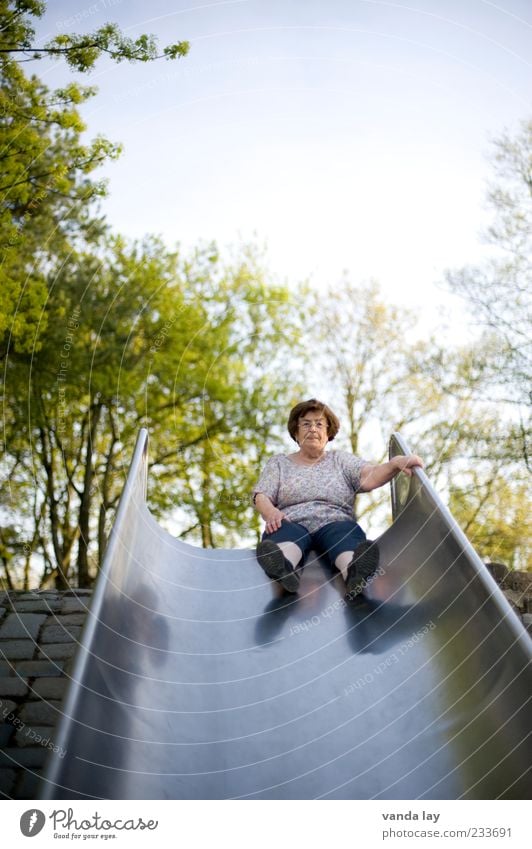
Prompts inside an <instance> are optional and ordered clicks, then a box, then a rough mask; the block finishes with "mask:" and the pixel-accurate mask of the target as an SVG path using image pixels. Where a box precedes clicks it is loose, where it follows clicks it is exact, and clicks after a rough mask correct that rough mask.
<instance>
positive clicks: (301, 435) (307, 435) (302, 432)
mask: <svg viewBox="0 0 532 849" xmlns="http://www.w3.org/2000/svg"><path fill="white" fill-rule="evenodd" d="M328 441H329V435H328V432H327V419H326V418H325V416H324V415H323V413H318V412H317V411H316V410H311V411H310V412H308V413H305V415H304V416H300V418H299V422H298V425H297V442H298V445H299V446H300V447H303V446H305V447H309V448H310V447H312V448H313V449H316V448H321V449H323V448H325V446H326V445H327V442H328Z"/></svg>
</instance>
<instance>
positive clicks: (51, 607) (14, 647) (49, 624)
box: [0, 563, 532, 799]
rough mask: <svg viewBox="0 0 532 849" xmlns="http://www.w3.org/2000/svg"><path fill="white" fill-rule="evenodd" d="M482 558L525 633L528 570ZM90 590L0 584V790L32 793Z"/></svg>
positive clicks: (531, 603) (531, 614) (21, 795)
mask: <svg viewBox="0 0 532 849" xmlns="http://www.w3.org/2000/svg"><path fill="white" fill-rule="evenodd" d="M487 565H488V569H489V570H490V572H491V573H492V575H493V577H494V578H495V580H496V581H497V582H498V583H499V585H500V586H501V588H502V590H503V592H504V594H505V595H506V597H507V599H508V601H509V602H510V604H511V605H512V607H513V608H514V610H515V611H516V612H517V613H518V614H519V615H520V616H521V618H522V621H523V624H524V625H525V628H526V629H527V630H528V632H529V634H530V635H531V636H532V573H530V572H509V571H508V569H507V568H506V567H505V566H503V565H502V564H500V563H488V564H487ZM91 595H92V591H91V590H73V589H72V590H68V591H67V592H54V591H48V590H47V591H40V590H36V591H34V592H0V797H2V796H3V797H7V798H13V799H35V798H36V795H37V792H38V786H37V785H38V780H39V775H40V773H41V770H42V768H43V764H44V762H45V759H46V756H47V753H48V751H49V749H50V748H51V747H52V746H53V745H54V744H55V743H54V727H55V726H56V724H57V721H58V719H59V717H60V714H61V706H62V702H63V699H64V695H65V690H66V687H67V685H68V681H69V676H70V672H71V669H72V662H73V658H74V655H75V653H76V649H77V646H78V640H79V636H80V634H81V629H82V626H83V623H84V621H85V618H86V616H87V608H88V605H89V603H90V599H91Z"/></svg>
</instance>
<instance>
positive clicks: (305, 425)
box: [299, 421, 327, 430]
mask: <svg viewBox="0 0 532 849" xmlns="http://www.w3.org/2000/svg"><path fill="white" fill-rule="evenodd" d="M299 426H300V427H302V428H303V430H310V429H311V428H313V427H315V428H317V429H318V430H324V429H325V428H326V427H327V424H326V423H325V422H309V421H303V422H299Z"/></svg>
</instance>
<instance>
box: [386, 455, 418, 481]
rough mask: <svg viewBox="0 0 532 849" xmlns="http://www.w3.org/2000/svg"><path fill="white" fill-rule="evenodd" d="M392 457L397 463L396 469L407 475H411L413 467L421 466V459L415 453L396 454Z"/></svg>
mask: <svg viewBox="0 0 532 849" xmlns="http://www.w3.org/2000/svg"><path fill="white" fill-rule="evenodd" d="M393 459H394V461H395V462H396V464H397V471H398V472H404V473H405V475H408V477H412V469H413V468H416V467H417V468H419V469H422V468H423V460H422V459H421V457H418V455H417V454H397V456H395V457H394V458H393Z"/></svg>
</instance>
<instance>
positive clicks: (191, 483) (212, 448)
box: [4, 237, 296, 586]
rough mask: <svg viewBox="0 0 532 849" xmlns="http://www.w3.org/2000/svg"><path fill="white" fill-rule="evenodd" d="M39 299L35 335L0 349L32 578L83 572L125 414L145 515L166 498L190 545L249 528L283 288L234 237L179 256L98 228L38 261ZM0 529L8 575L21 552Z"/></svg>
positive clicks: (72, 578)
mask: <svg viewBox="0 0 532 849" xmlns="http://www.w3.org/2000/svg"><path fill="white" fill-rule="evenodd" d="M48 312H49V323H48V327H47V329H46V331H45V332H43V333H42V334H41V348H40V350H39V351H38V352H36V353H35V354H34V355H33V357H31V358H30V357H28V358H26V359H24V358H23V357H22V356H21V357H18V358H9V359H8V360H7V364H6V368H7V380H6V397H7V401H8V404H9V410H10V417H9V421H8V422H7V423H6V452H5V458H4V469H5V472H6V479H7V478H9V479H10V481H11V499H10V502H9V506H10V508H11V510H10V512H11V515H12V516H13V517H14V520H15V524H16V525H17V526H18V527H19V528H21V529H23V537H24V538H25V541H26V543H27V545H28V546H29V548H30V550H31V552H32V553H33V564H34V568H38V569H39V570H40V575H39V582H40V583H41V584H42V585H49V584H50V583H51V582H53V583H55V584H56V585H57V586H67V585H68V584H70V583H72V582H75V583H76V584H77V585H78V586H86V585H88V584H90V583H91V582H92V580H93V579H94V577H95V575H96V573H97V569H98V564H99V562H101V558H102V555H103V551H104V549H105V545H106V535H107V531H108V527H109V523H110V521H111V519H112V516H113V514H114V509H115V507H116V505H117V501H118V498H119V496H120V493H121V491H122V488H123V485H124V480H125V467H126V466H127V462H128V459H129V455H130V452H131V446H132V445H133V444H134V440H135V438H136V435H137V432H138V429H139V427H140V426H141V425H145V426H147V427H148V428H149V431H150V466H151V468H150V505H151V507H152V509H153V511H154V513H155V515H156V516H157V517H158V518H162V517H164V516H168V514H170V513H171V512H172V511H175V507H176V505H179V516H178V521H179V522H180V523H181V533H182V535H184V536H187V537H190V538H191V539H192V540H193V541H195V542H199V543H202V544H203V545H205V546H213V545H217V544H220V543H221V542H222V543H223V542H225V541H227V540H229V539H231V538H232V539H234V538H235V536H234V535H235V534H236V533H237V532H238V531H240V530H242V529H246V531H247V532H248V533H249V529H250V527H253V523H254V520H253V515H252V510H251V507H250V506H249V491H250V489H251V484H252V481H253V480H254V478H255V476H256V466H255V462H254V461H255V459H256V458H257V457H260V456H261V455H262V454H264V452H265V450H266V449H267V448H268V449H269V450H273V448H274V445H275V425H276V423H277V422H278V420H279V416H278V411H279V406H280V405H281V403H282V404H283V412H284V397H283V394H284V392H285V391H286V385H287V382H288V381H289V380H290V374H289V371H288V370H287V369H286V368H285V369H284V372H283V374H282V376H281V377H280V378H279V377H278V376H277V374H276V373H277V372H278V365H279V361H280V360H281V359H282V358H283V355H284V359H287V356H288V351H287V344H286V342H285V336H284V331H286V329H287V328H289V327H290V297H289V295H288V292H287V291H286V290H285V289H284V288H283V287H280V286H274V285H273V284H271V283H268V282H267V281H266V280H265V279H264V272H262V273H261V270H260V268H259V267H258V265H257V263H255V264H254V263H253V258H252V256H251V255H250V252H249V250H246V251H243V252H242V255H241V256H240V257H239V259H238V262H236V263H235V264H231V263H229V264H224V263H223V262H222V259H221V257H220V255H219V252H218V250H217V249H216V246H215V245H203V246H201V247H199V248H198V249H197V250H196V251H195V252H194V253H193V254H192V256H190V257H186V256H181V255H180V254H179V252H178V251H174V252H170V251H168V250H167V249H165V247H164V245H163V244H162V243H161V242H160V241H158V240H156V239H145V240H144V241H143V242H142V243H133V244H128V243H127V242H126V241H125V240H123V239H121V238H118V237H113V238H108V239H107V240H106V241H105V243H102V244H101V245H100V246H99V249H98V251H97V252H94V253H88V252H86V253H85V254H79V255H77V256H76V257H71V261H70V263H69V264H68V265H64V266H63V267H62V268H61V269H60V270H59V271H58V272H57V274H56V275H54V276H53V285H50V289H49V295H48ZM290 340H291V345H294V344H295V342H296V337H295V333H291V335H290ZM283 346H284V349H283ZM270 348H273V349H274V350H275V349H276V350H277V354H275V355H274V356H270V362H269V363H268V362H267V361H266V353H267V351H268V350H270ZM259 377H260V379H259ZM272 431H273V438H272ZM266 436H267V437H268V438H267V440H266ZM23 493H26V497H24V498H21V497H20V496H21V495H22V494H23ZM6 494H7V493H6ZM28 494H31V497H28ZM9 539H11V538H9ZM9 539H7V541H6V546H5V547H6V548H7V550H9V551H11V559H8V558H6V559H5V562H6V563H7V569H8V571H9V573H10V576H11V580H12V581H13V580H15V578H17V580H19V581H20V580H21V578H22V574H23V570H24V562H25V561H24V562H23V557H22V555H23V554H24V551H22V552H21V551H20V547H19V549H15V548H14V547H13V546H11V548H10V547H9V545H8V543H9Z"/></svg>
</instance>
